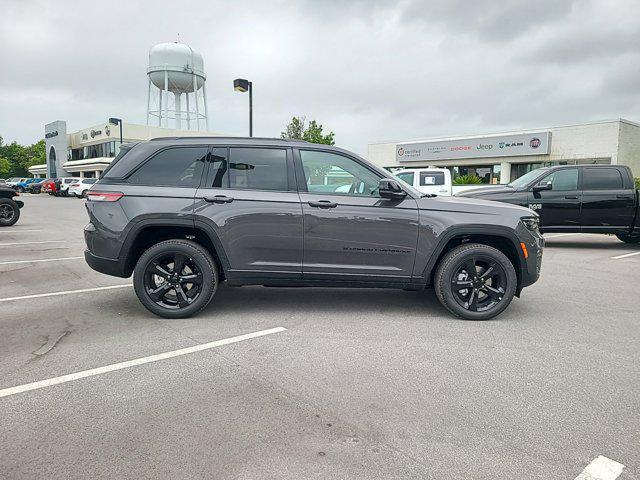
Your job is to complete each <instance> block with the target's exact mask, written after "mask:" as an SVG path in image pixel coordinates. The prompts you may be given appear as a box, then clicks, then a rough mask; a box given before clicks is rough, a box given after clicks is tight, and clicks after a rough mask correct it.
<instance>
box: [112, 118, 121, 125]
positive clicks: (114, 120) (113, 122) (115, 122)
mask: <svg viewBox="0 0 640 480" xmlns="http://www.w3.org/2000/svg"><path fill="white" fill-rule="evenodd" d="M120 122H122V119H120V118H114V117H111V118H110V119H109V123H111V124H113V125H118V124H119V123H120Z"/></svg>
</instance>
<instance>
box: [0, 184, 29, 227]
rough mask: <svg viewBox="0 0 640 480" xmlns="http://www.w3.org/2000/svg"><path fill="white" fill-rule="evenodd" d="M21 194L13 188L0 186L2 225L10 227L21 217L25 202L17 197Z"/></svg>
mask: <svg viewBox="0 0 640 480" xmlns="http://www.w3.org/2000/svg"><path fill="white" fill-rule="evenodd" d="M19 195H20V194H19V193H18V192H16V191H15V190H13V189H12V188H9V187H5V186H0V227H10V226H11V225H13V224H14V223H16V222H17V221H18V219H19V218H20V209H21V208H22V207H23V206H24V203H23V202H21V201H20V200H16V199H15V197H17V196H19Z"/></svg>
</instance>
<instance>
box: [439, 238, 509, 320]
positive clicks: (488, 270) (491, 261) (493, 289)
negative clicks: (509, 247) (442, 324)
mask: <svg viewBox="0 0 640 480" xmlns="http://www.w3.org/2000/svg"><path fill="white" fill-rule="evenodd" d="M517 283H518V277H517V276H516V271H515V269H514V268H513V264H512V263H511V261H510V260H509V259H508V258H507V257H506V256H505V255H504V254H503V253H502V252H501V251H500V250H497V249H495V248H493V247H490V246H488V245H483V244H479V243H470V244H466V245H461V246H459V247H456V248H454V249H453V250H451V251H450V252H448V253H447V254H446V255H445V256H444V257H443V258H442V260H441V261H440V264H439V265H438V268H437V270H436V274H435V278H434V287H435V290H436V295H437V296H438V299H439V300H440V303H442V305H444V306H445V308H446V309H447V310H449V311H450V312H451V313H453V314H454V315H457V316H458V317H462V318H464V319H467V320H489V319H491V318H493V317H495V316H496V315H498V314H500V313H502V312H503V311H504V309H505V308H507V307H508V306H509V304H510V303H511V300H512V299H513V296H514V295H515V292H516V287H517Z"/></svg>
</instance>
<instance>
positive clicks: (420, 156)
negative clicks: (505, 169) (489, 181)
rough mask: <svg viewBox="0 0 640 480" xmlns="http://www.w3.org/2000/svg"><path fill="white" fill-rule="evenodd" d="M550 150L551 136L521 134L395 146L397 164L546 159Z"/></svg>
mask: <svg viewBox="0 0 640 480" xmlns="http://www.w3.org/2000/svg"><path fill="white" fill-rule="evenodd" d="M550 147H551V132H536V133H521V134H516V135H501V136H496V137H476V138H463V139H458V140H433V141H429V142H419V143H402V144H398V145H396V160H397V161H398V162H400V163H403V162H411V161H429V160H448V159H456V158H488V157H517V156H521V155H547V154H549V149H550Z"/></svg>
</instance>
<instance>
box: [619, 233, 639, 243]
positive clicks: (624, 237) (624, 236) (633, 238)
mask: <svg viewBox="0 0 640 480" xmlns="http://www.w3.org/2000/svg"><path fill="white" fill-rule="evenodd" d="M616 237H618V240H621V241H623V242H624V243H629V244H631V245H636V244H638V243H640V234H636V235H629V234H628V233H617V234H616Z"/></svg>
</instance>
